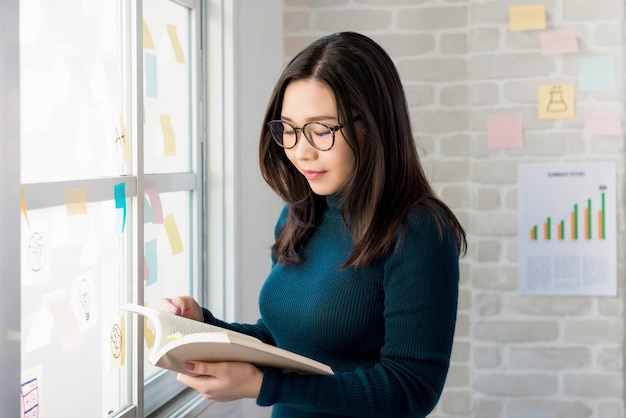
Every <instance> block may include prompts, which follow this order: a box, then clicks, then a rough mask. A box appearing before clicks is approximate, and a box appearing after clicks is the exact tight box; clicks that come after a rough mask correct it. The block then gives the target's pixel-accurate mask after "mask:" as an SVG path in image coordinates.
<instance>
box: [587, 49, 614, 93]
mask: <svg viewBox="0 0 626 418" xmlns="http://www.w3.org/2000/svg"><path fill="white" fill-rule="evenodd" d="M578 88H579V89H580V91H606V90H613V89H615V64H614V62H613V57H609V56H604V57H581V58H580V60H579V61H578Z"/></svg>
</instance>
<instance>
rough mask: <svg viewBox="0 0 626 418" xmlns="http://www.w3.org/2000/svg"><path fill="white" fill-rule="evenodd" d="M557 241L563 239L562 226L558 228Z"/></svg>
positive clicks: (559, 225)
mask: <svg viewBox="0 0 626 418" xmlns="http://www.w3.org/2000/svg"><path fill="white" fill-rule="evenodd" d="M556 239H558V240H562V239H563V228H561V224H558V225H557V226H556Z"/></svg>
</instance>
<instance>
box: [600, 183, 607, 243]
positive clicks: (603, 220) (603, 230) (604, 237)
mask: <svg viewBox="0 0 626 418" xmlns="http://www.w3.org/2000/svg"><path fill="white" fill-rule="evenodd" d="M600 222H601V225H600V228H602V229H601V231H602V239H606V229H605V228H606V224H605V215H604V193H602V220H601V221H600Z"/></svg>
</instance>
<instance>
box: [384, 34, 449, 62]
mask: <svg viewBox="0 0 626 418" xmlns="http://www.w3.org/2000/svg"><path fill="white" fill-rule="evenodd" d="M376 41H377V42H379V43H380V44H381V46H382V47H383V48H385V50H386V51H387V52H388V53H389V54H390V55H391V56H393V57H394V59H396V60H401V59H403V58H406V57H414V56H420V55H427V54H428V53H431V52H433V51H435V49H436V47H437V42H436V38H435V35H434V34H432V33H402V34H397V33H391V34H388V35H380V36H376Z"/></svg>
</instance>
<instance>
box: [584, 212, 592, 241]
mask: <svg viewBox="0 0 626 418" xmlns="http://www.w3.org/2000/svg"><path fill="white" fill-rule="evenodd" d="M590 238H591V237H590V236H589V209H587V208H585V239H590Z"/></svg>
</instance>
